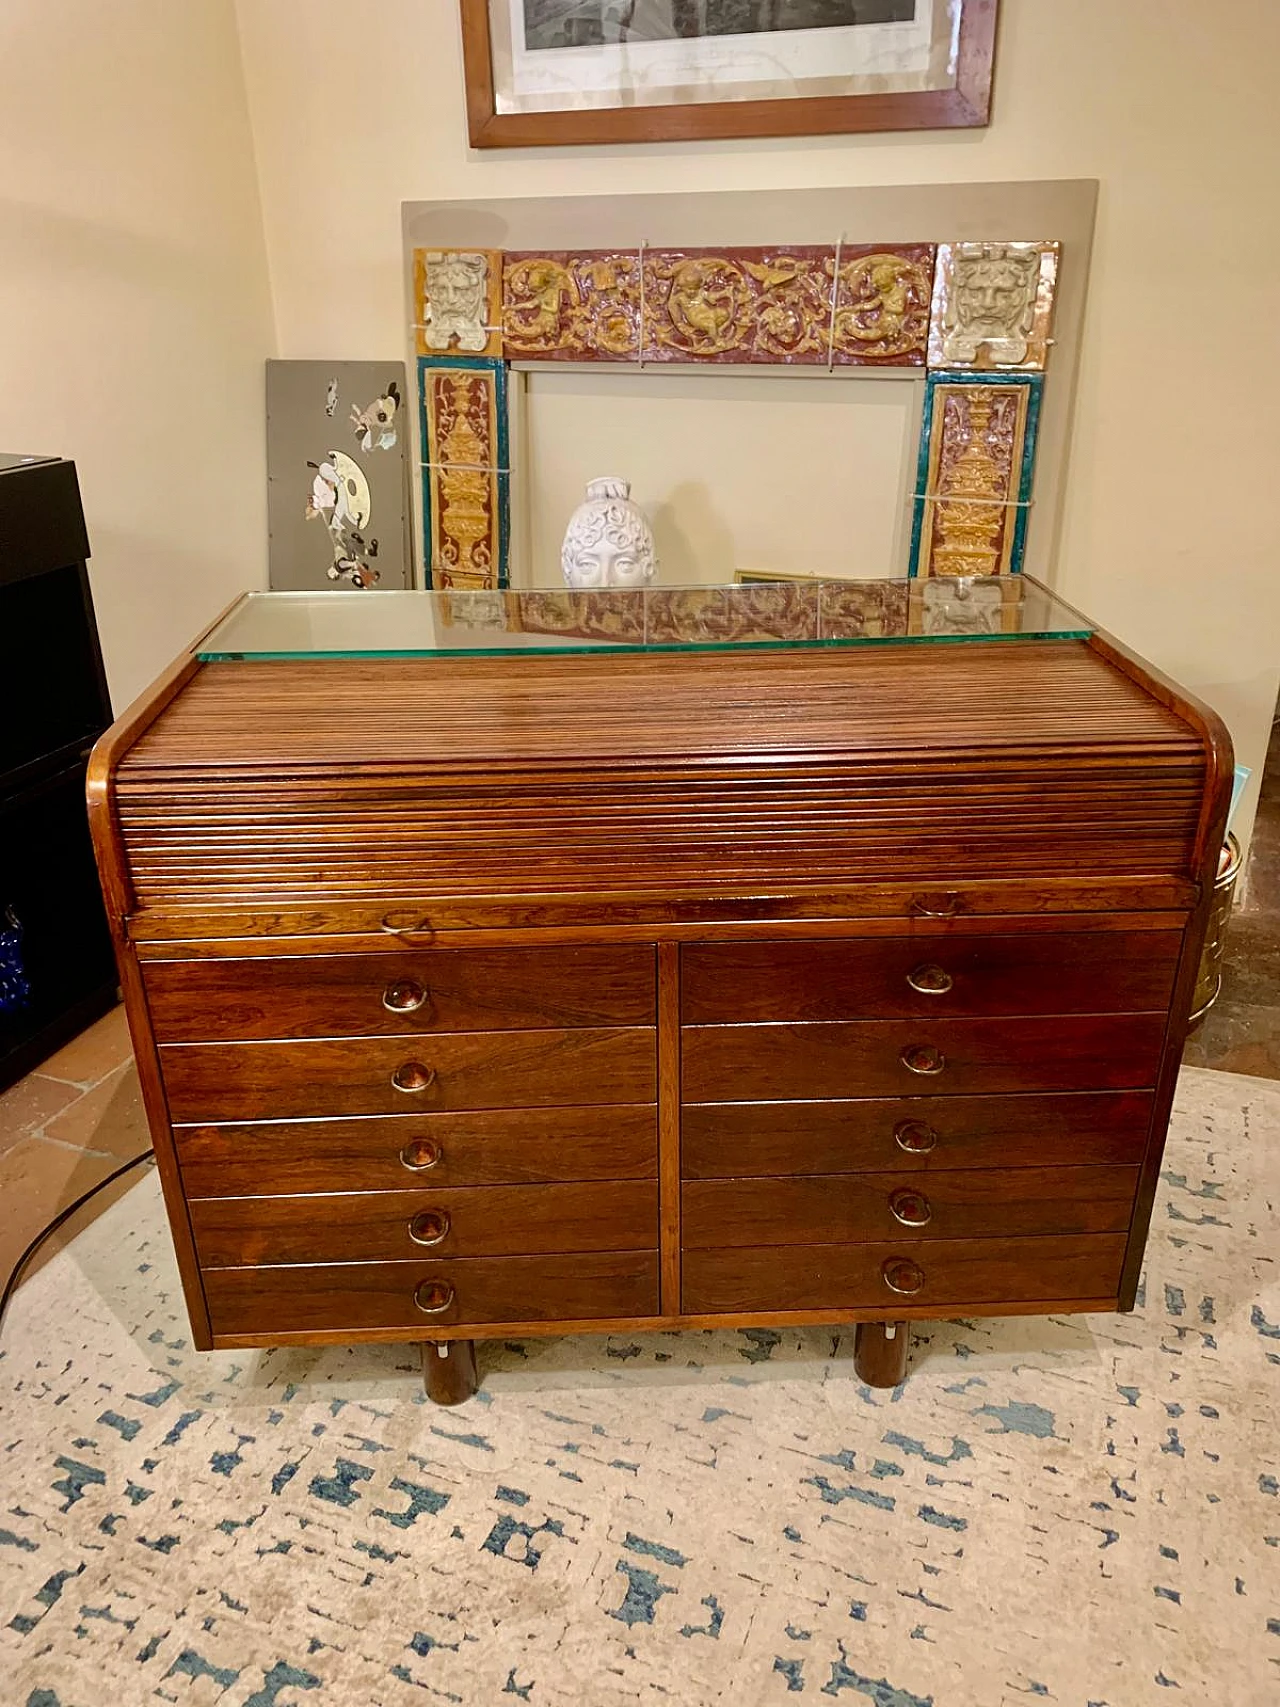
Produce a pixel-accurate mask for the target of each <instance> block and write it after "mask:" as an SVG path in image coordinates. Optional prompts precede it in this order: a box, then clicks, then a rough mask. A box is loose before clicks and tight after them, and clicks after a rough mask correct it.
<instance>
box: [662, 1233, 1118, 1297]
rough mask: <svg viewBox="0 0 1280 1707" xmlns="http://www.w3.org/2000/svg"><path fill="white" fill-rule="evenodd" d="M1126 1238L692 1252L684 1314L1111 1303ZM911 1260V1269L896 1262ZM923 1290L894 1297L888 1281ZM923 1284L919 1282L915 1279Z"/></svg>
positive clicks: (685, 1272) (686, 1262) (685, 1270)
mask: <svg viewBox="0 0 1280 1707" xmlns="http://www.w3.org/2000/svg"><path fill="white" fill-rule="evenodd" d="M1124 1248H1125V1235H1124V1234H1123V1233H1091V1234H1084V1235H1082V1236H1080V1237H1078V1238H1037V1239H943V1240H939V1241H938V1242H937V1243H936V1244H932V1245H930V1244H921V1243H919V1242H912V1241H909V1240H899V1241H897V1242H896V1243H882V1244H873V1245H795V1246H792V1247H791V1248H790V1249H786V1248H782V1249H778V1250H769V1249H763V1250H713V1251H688V1252H686V1254H685V1256H684V1259H683V1262H682V1265H681V1276H682V1281H681V1299H682V1307H683V1309H684V1311H685V1313H686V1314H688V1315H693V1316H699V1315H704V1316H712V1315H721V1314H725V1315H728V1314H736V1313H739V1312H742V1313H750V1314H756V1315H763V1314H767V1313H771V1312H774V1311H783V1310H876V1311H880V1312H882V1313H883V1314H884V1315H885V1316H886V1317H892V1316H893V1315H894V1314H895V1313H897V1312H902V1311H906V1310H911V1311H914V1312H916V1313H921V1312H924V1313H928V1314H936V1313H937V1312H938V1311H941V1310H968V1309H978V1308H979V1307H981V1306H984V1305H1000V1304H1013V1305H1021V1304H1036V1303H1043V1304H1066V1303H1068V1302H1074V1303H1096V1305H1097V1307H1098V1308H1099V1309H1110V1308H1112V1307H1113V1306H1114V1303H1115V1298H1116V1292H1117V1289H1118V1287H1119V1284H1120V1266H1121V1263H1122V1262H1123V1260H1124ZM901 1264H908V1265H911V1266H910V1267H908V1268H906V1269H905V1270H904V1269H902V1268H900V1267H899V1266H898V1265H901ZM887 1274H889V1275H892V1276H893V1277H894V1278H895V1280H898V1281H901V1282H907V1283H909V1284H911V1285H913V1286H915V1287H916V1289H915V1290H914V1291H911V1292H901V1291H895V1290H894V1287H893V1286H891V1285H890V1284H889V1280H888V1279H887V1278H886V1275H887ZM917 1278H918V1281H919V1284H918V1286H917V1285H916V1281H917Z"/></svg>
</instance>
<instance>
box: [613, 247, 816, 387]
mask: <svg viewBox="0 0 1280 1707" xmlns="http://www.w3.org/2000/svg"><path fill="white" fill-rule="evenodd" d="M834 258H835V257H834V251H832V250H831V249H829V248H820V249H798V248H797V249H730V250H716V249H649V250H646V251H645V256H644V332H645V339H644V359H645V361H647V362H825V361H826V359H827V339H828V337H829V335H830V329H831V276H832V263H833V261H834ZM824 263H826V264H825V265H824Z"/></svg>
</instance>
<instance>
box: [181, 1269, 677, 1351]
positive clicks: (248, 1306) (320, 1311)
mask: <svg viewBox="0 0 1280 1707" xmlns="http://www.w3.org/2000/svg"><path fill="white" fill-rule="evenodd" d="M202 1278H203V1281H204V1290H205V1298H206V1300H207V1301H208V1305H209V1318H210V1322H211V1324H212V1328H213V1332H214V1333H215V1334H216V1335H228V1336H239V1335H244V1336H251V1337H255V1338H264V1339H273V1338H275V1337H278V1336H279V1335H281V1334H298V1333H331V1334H334V1335H335V1336H341V1335H342V1334H345V1333H350V1332H353V1331H359V1330H361V1329H368V1328H384V1329H400V1330H403V1331H406V1332H408V1333H412V1334H414V1335H415V1336H416V1337H417V1338H419V1339H430V1338H431V1333H432V1329H433V1328H439V1327H458V1326H462V1325H468V1326H470V1325H472V1324H474V1325H475V1326H477V1327H480V1326H483V1325H486V1324H488V1323H494V1322H497V1323H516V1322H585V1321H600V1320H604V1319H605V1318H607V1317H611V1316H621V1317H627V1318H633V1317H637V1316H654V1315H656V1314H657V1313H658V1258H657V1254H656V1252H654V1251H647V1250H645V1251H610V1252H602V1253H598V1254H596V1255H588V1256H553V1257H472V1258H469V1259H468V1260H466V1261H452V1262H449V1261H440V1260H437V1261H435V1262H432V1261H431V1260H430V1258H429V1257H428V1256H427V1255H426V1253H424V1254H423V1257H422V1259H421V1260H420V1261H418V1262H377V1263H374V1262H368V1263H365V1262H344V1263H331V1264H330V1263H326V1264H314V1265H299V1266H297V1267H293V1268H214V1269H205V1270H203V1271H202ZM415 1295H420V1296H422V1297H423V1300H424V1302H430V1303H432V1304H433V1305H436V1304H440V1303H441V1302H443V1308H433V1309H432V1310H431V1311H430V1312H429V1313H428V1312H425V1311H424V1310H422V1309H421V1308H419V1306H418V1304H417V1303H415Z"/></svg>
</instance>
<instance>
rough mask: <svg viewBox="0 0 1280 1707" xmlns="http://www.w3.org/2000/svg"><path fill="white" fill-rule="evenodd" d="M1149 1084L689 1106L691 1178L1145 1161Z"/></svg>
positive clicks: (686, 1154) (686, 1130)
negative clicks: (1044, 1092)
mask: <svg viewBox="0 0 1280 1707" xmlns="http://www.w3.org/2000/svg"><path fill="white" fill-rule="evenodd" d="M1150 1122H1151V1096H1150V1094H1149V1093H1148V1092H1145V1091H1104V1092H1097V1091H1070V1092H1067V1093H1065V1094H1063V1095H1061V1096H1025V1095H1024V1096H996V1097H990V1096H985V1097H984V1096H967V1097H886V1098H883V1099H879V1100H877V1099H876V1098H866V1099H863V1100H856V1101H850V1102H736V1103H735V1102H728V1103H692V1104H686V1106H685V1109H684V1113H683V1116H682V1131H681V1139H680V1153H681V1165H682V1169H683V1173H684V1177H685V1178H686V1179H737V1178H742V1177H747V1176H750V1175H753V1174H770V1175H776V1174H839V1173H852V1172H857V1171H861V1170H863V1169H871V1170H874V1169H884V1168H893V1169H896V1170H897V1171H898V1172H899V1173H903V1172H931V1171H932V1170H933V1169H935V1168H944V1169H952V1168H997V1167H1000V1168H1028V1167H1045V1166H1049V1165H1052V1164H1058V1165H1060V1166H1067V1165H1070V1164H1083V1163H1094V1164H1097V1165H1104V1164H1108V1163H1111V1164H1115V1165H1117V1166H1119V1165H1123V1164H1126V1163H1132V1164H1136V1163H1138V1162H1140V1161H1141V1160H1142V1153H1143V1150H1144V1149H1145V1147H1146V1142H1147V1128H1148V1126H1149V1125H1150Z"/></svg>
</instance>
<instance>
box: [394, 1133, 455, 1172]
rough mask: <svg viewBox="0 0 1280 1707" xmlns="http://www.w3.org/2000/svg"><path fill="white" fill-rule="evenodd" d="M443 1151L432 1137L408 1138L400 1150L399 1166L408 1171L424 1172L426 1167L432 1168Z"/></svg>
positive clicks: (438, 1160)
mask: <svg viewBox="0 0 1280 1707" xmlns="http://www.w3.org/2000/svg"><path fill="white" fill-rule="evenodd" d="M443 1156H444V1151H443V1150H442V1149H441V1148H440V1146H439V1144H437V1143H436V1141H435V1139H434V1138H410V1140H409V1142H408V1143H407V1144H406V1145H405V1147H404V1149H403V1150H401V1152H400V1166H401V1167H402V1168H408V1170H409V1172H410V1173H413V1174H420V1173H424V1172H425V1171H426V1170H427V1169H428V1168H434V1167H435V1166H436V1165H437V1163H438V1162H440V1160H441V1159H442V1158H443Z"/></svg>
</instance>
